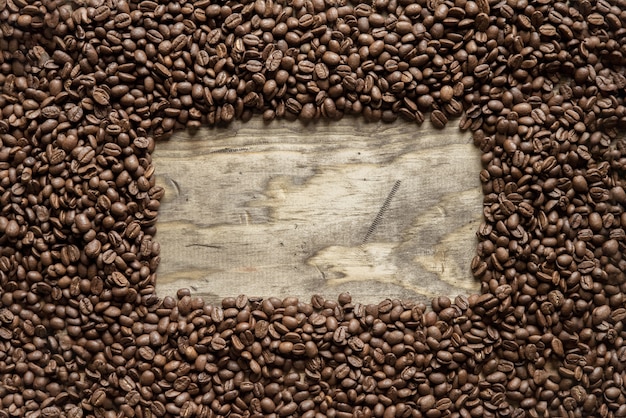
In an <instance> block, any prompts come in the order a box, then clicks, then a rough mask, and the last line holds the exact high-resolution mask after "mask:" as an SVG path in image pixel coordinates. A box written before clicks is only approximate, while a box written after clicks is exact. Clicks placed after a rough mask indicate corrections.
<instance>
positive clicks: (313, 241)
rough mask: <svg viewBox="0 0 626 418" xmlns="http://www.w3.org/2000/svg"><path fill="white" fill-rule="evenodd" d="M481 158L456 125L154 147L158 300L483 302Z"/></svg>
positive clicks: (205, 134) (209, 139) (237, 131)
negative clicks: (344, 297) (475, 263)
mask: <svg viewBox="0 0 626 418" xmlns="http://www.w3.org/2000/svg"><path fill="white" fill-rule="evenodd" d="M479 155H480V152H479V150H477V149H476V148H475V147H474V146H473V145H472V140H471V134H469V133H467V132H465V133H463V132H460V131H459V130H458V128H457V123H456V121H452V122H450V123H449V124H448V127H447V128H446V129H444V130H435V129H433V128H432V126H430V125H429V123H424V124H423V125H422V126H417V125H415V124H414V123H408V122H406V123H405V122H396V123H394V124H382V123H380V124H371V123H365V122H363V121H361V120H360V119H352V118H345V119H343V120H341V121H339V122H332V123H331V124H327V123H316V124H309V125H303V124H301V123H298V122H289V121H277V122H272V123H270V124H267V123H264V122H263V121H261V120H260V119H253V120H252V121H250V122H247V123H241V122H235V123H233V124H232V125H231V126H229V127H228V128H227V129H201V130H199V131H197V132H195V133H194V134H193V135H192V134H191V133H190V132H181V133H178V134H177V135H175V136H174V137H172V138H171V139H169V140H168V141H162V142H159V143H158V144H157V148H156V152H155V153H154V165H155V167H157V172H156V173H157V184H159V185H161V186H163V187H164V188H165V196H164V198H163V200H162V205H161V209H160V210H159V221H158V223H157V230H158V234H157V237H156V238H157V240H158V241H159V243H160V244H161V264H160V266H159V269H158V280H157V284H158V285H157V290H158V293H159V295H161V296H165V295H173V294H175V291H176V289H179V288H181V287H189V288H190V289H191V290H192V292H193V293H194V294H198V295H201V296H203V297H205V298H206V299H207V300H208V301H211V302H213V303H217V302H219V301H220V300H221V299H222V298H224V297H227V296H236V295H238V294H243V293H245V294H247V295H250V296H264V297H267V296H279V297H286V296H297V297H299V298H302V299H303V300H306V301H309V300H310V297H311V296H312V295H313V294H316V293H319V294H322V295H324V296H326V297H333V298H334V297H336V295H337V294H339V293H340V292H344V291H348V292H350V293H351V294H352V296H353V300H354V301H355V302H361V303H370V302H371V303H378V302H380V300H381V299H384V298H387V297H390V298H401V299H407V298H408V299H413V300H419V301H424V302H427V301H428V300H430V299H431V298H432V297H433V296H437V295H448V296H451V297H453V296H455V295H458V294H468V293H470V292H475V291H477V290H478V288H479V285H478V283H477V282H476V281H475V280H474V279H473V278H472V275H471V272H470V268H469V264H470V260H471V258H472V257H473V255H474V252H475V247H476V235H475V234H476V230H477V228H478V225H479V224H480V222H481V219H482V193H481V190H480V182H479V177H478V173H479V171H480V159H479V158H480V157H479Z"/></svg>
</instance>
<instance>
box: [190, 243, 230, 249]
mask: <svg viewBox="0 0 626 418" xmlns="http://www.w3.org/2000/svg"><path fill="white" fill-rule="evenodd" d="M188 247H205V248H215V249H216V250H221V249H222V247H221V246H219V245H209V244H188V245H185V248H188Z"/></svg>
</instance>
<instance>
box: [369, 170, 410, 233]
mask: <svg viewBox="0 0 626 418" xmlns="http://www.w3.org/2000/svg"><path fill="white" fill-rule="evenodd" d="M400 183H402V182H401V181H400V180H396V182H395V183H394V184H393V187H392V188H391V191H390V192H389V194H388V195H387V198H386V199H385V202H384V203H383V205H382V206H381V207H380V210H379V211H378V213H377V214H376V217H375V218H374V222H372V224H371V225H370V227H369V229H368V230H367V234H365V238H363V242H362V243H361V244H365V243H367V241H368V240H369V238H370V236H371V235H372V234H373V233H374V231H375V230H376V227H377V226H378V224H379V223H380V222H381V221H382V220H383V216H385V212H386V211H387V209H389V205H390V204H391V201H392V200H393V197H394V196H395V194H396V192H397V191H398V189H399V188H400Z"/></svg>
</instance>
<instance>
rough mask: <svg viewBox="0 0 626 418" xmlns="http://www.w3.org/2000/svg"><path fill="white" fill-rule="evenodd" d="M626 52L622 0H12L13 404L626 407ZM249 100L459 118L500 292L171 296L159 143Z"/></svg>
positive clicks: (1, 367)
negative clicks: (160, 290) (477, 158)
mask: <svg viewBox="0 0 626 418" xmlns="http://www.w3.org/2000/svg"><path fill="white" fill-rule="evenodd" d="M625 66H626V1H625V0H593V1H592V0H570V1H558V0H372V1H363V2H360V1H348V0H255V1H247V0H243V1H229V0H226V1H212V0H196V1H194V0H188V1H186V0H179V1H176V0H162V1H160V0H141V1H137V0H75V1H65V0H0V418H9V417H26V418H38V417H42V418H62V417H64V418H80V417H85V418H93V417H95V418H114V417H131V418H133V417H136V418H151V417H184V418H190V417H201V418H208V417H233V418H235V417H288V416H297V417H305V418H317V417H331V418H348V417H383V418H391V417H406V418H408V417H414V418H420V417H427V418H440V417H451V418H468V417H472V418H478V417H510V418H522V417H532V418H536V417H602V418H605V417H625V416H626V386H625V379H626V376H625V367H626V345H625V344H624V337H625V336H626V335H625V331H624V319H625V318H626V308H625V303H626V299H625V297H624V292H625V291H626V283H625V282H626V280H625V279H626V277H625V273H624V272H625V271H626V258H625V249H626V234H625V232H624V227H625V226H626V213H625V211H624V208H625V205H626V192H625V190H624V187H625V181H626V180H625V172H626V140H625V136H624V127H625V126H626V107H625V104H624V101H625V96H626V90H625V87H626V76H625ZM254 114H258V115H262V117H263V118H264V119H266V120H271V119H274V118H286V119H290V120H295V119H300V120H302V121H313V120H317V119H331V120H333V119H338V118H341V117H342V116H348V115H356V116H358V117H362V118H365V119H366V120H368V121H384V122H393V121H394V120H396V119H397V118H404V119H408V120H411V121H415V122H416V128H415V129H416V132H417V129H418V125H419V124H420V123H421V122H422V121H423V120H424V118H430V120H431V121H432V123H433V124H434V126H435V127H443V126H444V125H445V124H446V123H447V121H448V119H451V118H452V119H453V118H457V117H460V122H459V123H460V128H461V129H465V130H470V131H471V132H472V135H473V138H474V143H475V144H476V146H477V147H478V148H479V149H480V150H481V152H482V164H483V167H484V169H483V170H482V171H481V173H480V179H481V182H482V187H483V192H484V222H483V224H482V225H481V226H480V228H479V230H478V231H477V236H478V240H479V242H478V244H477V249H476V256H475V258H474V259H473V260H472V263H471V267H472V271H473V274H474V276H475V277H476V279H477V280H480V282H481V292H480V294H476V295H469V296H458V297H456V298H455V299H454V300H450V299H449V298H447V297H438V298H435V299H434V300H433V301H432V304H431V306H430V307H429V306H425V305H424V304H420V303H414V302H411V301H407V300H389V299H387V300H383V301H381V302H380V303H379V304H378V305H363V304H360V303H358V302H356V301H355V302H353V301H352V300H351V297H350V295H348V294H341V295H338V297H337V298H336V300H325V299H324V298H322V297H318V296H314V297H313V298H312V299H311V301H299V300H297V299H295V298H289V297H288V298H285V299H278V298H264V299H261V298H255V297H252V296H250V297H246V296H243V295H242V296H238V297H232V298H226V299H224V300H223V301H222V303H221V306H209V305H208V304H205V303H204V301H203V300H202V299H201V298H199V297H195V296H193V295H191V294H190V292H189V291H188V290H180V291H179V292H178V293H177V295H176V297H172V296H165V297H158V296H157V295H156V293H155V280H156V276H155V270H156V268H157V265H158V264H159V244H158V242H156V241H155V240H154V239H153V236H154V234H155V222H156V218H157V213H158V209H159V199H160V198H161V197H162V196H163V190H162V189H161V188H159V187H157V186H155V180H154V166H153V165H152V162H151V153H152V152H153V151H154V148H155V145H156V142H155V141H156V140H157V139H158V138H162V137H167V136H168V135H170V134H171V133H172V132H174V131H176V130H179V129H183V128H188V129H194V128H197V127H199V126H202V125H227V124H228V123H229V122H230V121H232V120H234V119H240V120H247V119H250V118H251V117H252V116H253V115H254ZM416 141H419V138H416Z"/></svg>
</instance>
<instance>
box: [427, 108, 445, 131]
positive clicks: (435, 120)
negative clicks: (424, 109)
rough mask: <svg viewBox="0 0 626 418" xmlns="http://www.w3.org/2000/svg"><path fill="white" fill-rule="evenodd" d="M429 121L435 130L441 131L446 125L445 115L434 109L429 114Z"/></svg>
mask: <svg viewBox="0 0 626 418" xmlns="http://www.w3.org/2000/svg"><path fill="white" fill-rule="evenodd" d="M430 121H431V122H432V124H433V126H434V127H435V128H436V129H443V128H444V127H445V126H446V124H447V123H448V118H447V117H446V115H445V113H443V112H442V111H440V110H438V109H435V110H433V111H432V112H431V113H430Z"/></svg>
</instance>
